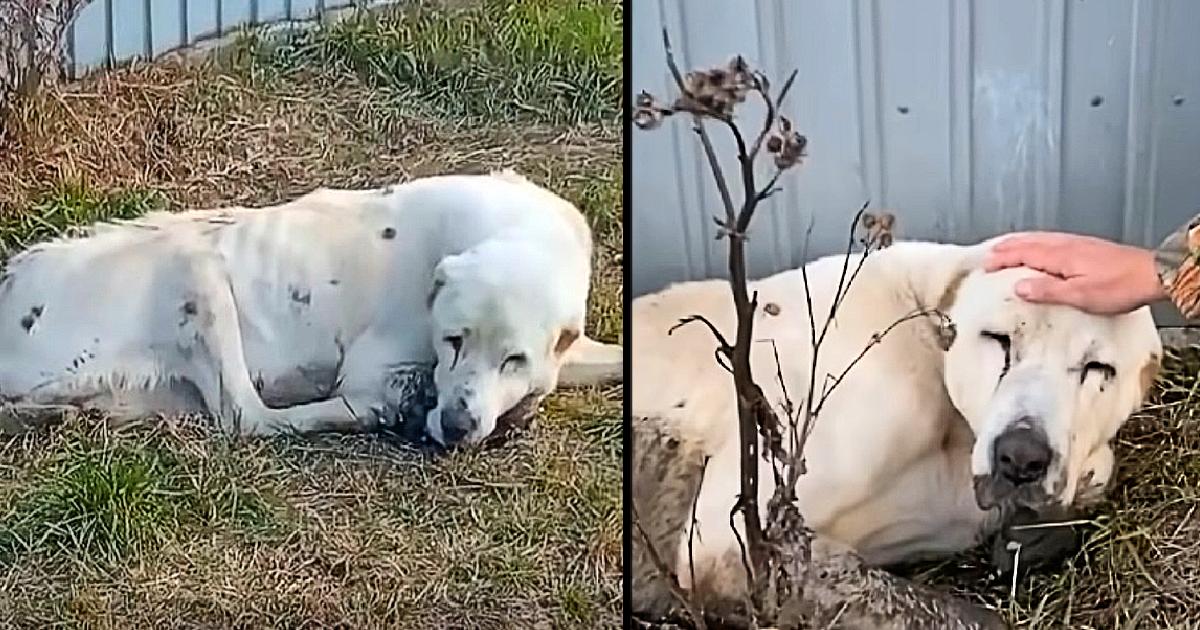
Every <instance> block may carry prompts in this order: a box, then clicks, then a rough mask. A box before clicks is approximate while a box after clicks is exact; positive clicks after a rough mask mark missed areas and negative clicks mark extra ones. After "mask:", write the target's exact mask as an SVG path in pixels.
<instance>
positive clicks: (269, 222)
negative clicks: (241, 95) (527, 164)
mask: <svg viewBox="0 0 1200 630" xmlns="http://www.w3.org/2000/svg"><path fill="white" fill-rule="evenodd" d="M591 254H592V240H591V233H590V231H589V229H588V226H587V224H586V223H585V221H584V219H583V217H582V215H581V214H580V212H579V211H578V210H577V209H576V208H575V207H574V206H573V205H571V204H570V203H568V202H567V201H565V200H563V199H562V198H561V197H559V196H557V195H555V194H553V193H551V192H549V191H547V190H545V189H543V188H541V187H539V186H536V185H534V184H533V183H531V182H529V181H527V180H526V179H524V178H523V177H521V176H519V175H517V174H515V173H513V172H511V171H505V172H503V173H493V174H490V175H481V176H466V175H457V176H443V177H431V178H427V179H420V180H416V181H413V182H409V183H406V184H402V185H397V186H392V187H389V188H385V189H377V190H332V189H319V190H317V191H315V192H312V193H309V194H307V195H305V196H303V197H300V198H299V199H296V200H294V201H291V202H288V203H284V204H282V205H278V206H273V207H266V208H257V209H248V208H228V209H218V210H199V211H191V212H183V213H178V214H171V213H156V214H151V215H148V216H146V217H144V218H142V219H139V220H136V221H128V222H122V223H118V224H102V225H98V226H94V227H93V228H92V229H91V230H90V232H89V234H88V235H87V236H86V237H83V238H74V239H66V240H59V241H56V242H52V243H46V244H42V245H38V246H36V247H33V248H32V249H29V250H28V251H25V252H22V253H20V254H18V255H16V256H14V257H13V258H12V259H11V261H10V262H9V264H8V268H7V270H6V273H5V274H4V276H3V278H2V279H0V322H4V323H3V325H0V396H3V397H4V400H5V401H6V402H7V405H6V412H7V414H8V415H9V416H10V417H17V418H21V417H25V416H28V415H29V414H31V413H36V412H37V411H38V410H39V409H45V408H47V407H49V408H50V409H53V408H55V407H56V406H60V405H70V406H81V407H96V408H100V409H102V410H104V411H106V412H108V413H109V414H111V415H112V416H114V417H116V418H117V419H121V418H128V417H141V416H145V415H148V414H154V413H179V412H186V411H207V412H209V413H211V414H212V415H214V416H215V417H217V418H219V419H220V421H221V423H222V425H223V426H226V427H227V428H230V429H236V430H240V431H241V432H244V433H249V434H267V433H272V432H275V431H279V430H285V429H286V430H296V431H301V432H307V431H321V430H358V429H369V428H372V427H374V426H376V425H377V423H378V422H379V421H380V420H383V421H384V422H389V421H392V420H395V418H388V417H381V414H382V415H383V416H386V415H387V414H386V413H383V412H382V411H381V410H384V409H396V408H398V405H400V404H401V403H403V401H397V400H395V397H396V396H397V394H396V392H395V390H396V388H397V377H398V375H399V376H400V377H404V376H405V375H406V374H411V375H420V374H421V373H422V371H424V373H425V374H428V372H429V370H431V369H434V368H433V366H434V364H435V363H436V370H435V372H434V374H433V381H434V384H435V385H436V390H437V393H436V399H437V402H436V408H434V409H432V410H428V409H426V410H425V411H427V412H428V415H427V418H425V419H424V423H423V424H424V425H425V426H424V428H425V430H426V431H427V432H428V435H429V436H430V437H432V438H433V439H434V440H436V441H438V442H441V443H443V444H448V443H477V442H479V441H481V440H483V439H485V438H487V437H488V436H489V435H491V434H493V432H494V431H495V430H496V429H497V427H498V425H499V426H501V427H503V426H504V425H505V424H506V423H516V422H520V421H526V420H527V419H528V417H529V416H531V415H532V414H533V412H534V411H535V409H536V406H537V402H538V401H539V400H540V399H541V398H542V397H544V396H545V395H546V394H548V393H549V392H550V391H551V390H553V389H554V388H555V386H556V384H557V383H559V382H560V380H561V381H562V382H563V383H564V384H586V383H595V382H601V381H607V380H613V379H618V378H620V374H621V348H620V347H619V346H609V345H605V344H600V343H597V342H594V341H591V340H590V339H588V338H587V337H586V336H584V335H583V326H584V314H585V311H586V302H587V298H588V287H589V273H590V270H591ZM560 370H562V372H561V374H560ZM400 380H403V378H401V379H400ZM401 385H404V383H401ZM401 389H402V391H401V392H400V394H398V395H400V396H405V395H416V394H419V392H420V391H423V390H422V389H421V388H420V387H417V388H413V387H409V388H407V389H404V388H401Z"/></svg>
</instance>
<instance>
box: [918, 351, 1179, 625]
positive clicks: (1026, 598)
mask: <svg viewBox="0 0 1200 630" xmlns="http://www.w3.org/2000/svg"><path fill="white" fill-rule="evenodd" d="M1198 394H1200V349H1194V348H1193V349H1190V350H1185V351H1181V352H1170V353H1168V357H1167V360H1166V362H1165V366H1164V373H1163V375H1162V377H1161V378H1160V381H1159V386H1158V390H1157V392H1156V393H1155V395H1154V398H1153V400H1152V403H1151V404H1150V405H1149V406H1148V407H1147V408H1146V409H1145V410H1144V411H1143V412H1142V413H1139V414H1138V415H1136V416H1135V417H1134V418H1132V419H1131V420H1130V422H1129V424H1127V425H1126V426H1125V427H1124V428H1123V429H1122V430H1121V433H1120V434H1119V437H1118V440H1117V462H1118V473H1117V479H1116V482H1115V486H1114V487H1113V489H1112V492H1111V494H1110V496H1109V500H1108V501H1107V502H1106V503H1105V504H1103V505H1102V506H1100V507H1099V508H1098V509H1097V510H1096V511H1095V513H1093V514H1092V515H1091V520H1090V522H1089V523H1088V524H1087V525H1086V526H1083V530H1084V531H1083V533H1084V541H1085V542H1084V546H1083V548H1082V549H1081V550H1080V552H1079V553H1078V554H1076V556H1075V557H1074V558H1073V559H1072V560H1071V561H1070V562H1068V563H1067V565H1066V566H1064V567H1061V568H1060V569H1058V570H1055V571H1046V572H1042V573H1039V574H1035V575H1031V576H1027V577H1023V578H1021V579H1020V580H1019V581H1018V582H1017V583H1016V585H1015V586H1016V588H1015V591H1014V589H1013V586H1014V585H1013V583H1012V581H1011V580H1001V579H998V578H996V577H995V576H993V575H991V574H990V573H989V572H988V569H987V563H986V561H985V558H984V557H982V556H975V555H972V556H970V557H966V558H962V559H961V560H958V561H954V562H946V563H941V564H938V565H934V566H929V567H924V568H923V570H922V571H921V572H920V573H919V574H918V575H919V577H921V578H922V579H923V580H925V581H929V582H932V583H935V584H940V585H943V586H946V587H948V588H951V589H953V590H955V591H957V592H959V593H961V594H963V595H965V596H967V597H971V598H974V599H976V600H978V601H980V602H982V603H984V604H986V605H988V606H991V607H993V608H996V609H998V610H1000V611H1002V612H1004V613H1005V614H1006V616H1007V617H1008V619H1009V620H1010V621H1011V622H1012V623H1013V624H1014V626H1015V627H1018V628H1093V629H1097V630H1100V629H1104V630H1107V629H1111V628H1120V629H1124V628H1181V629H1182V628H1200V514H1198V513H1197V507H1198V506H1200V490H1198V489H1200V414H1197V409H1198V408H1200V397H1198Z"/></svg>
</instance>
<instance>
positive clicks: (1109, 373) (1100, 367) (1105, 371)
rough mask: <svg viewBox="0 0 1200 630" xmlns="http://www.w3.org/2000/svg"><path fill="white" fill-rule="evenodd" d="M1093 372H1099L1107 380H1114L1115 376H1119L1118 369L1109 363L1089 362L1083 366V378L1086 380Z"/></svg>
mask: <svg viewBox="0 0 1200 630" xmlns="http://www.w3.org/2000/svg"><path fill="white" fill-rule="evenodd" d="M1092 370H1095V371H1097V372H1099V373H1100V374H1101V376H1103V377H1104V378H1106V379H1110V378H1113V377H1114V376H1116V375H1117V368H1115V367H1113V366H1111V365H1109V364H1107V363H1101V362H1099V361H1088V362H1087V363H1085V364H1084V366H1083V378H1084V379H1086V378H1087V375H1088V373H1090V372H1091V371H1092Z"/></svg>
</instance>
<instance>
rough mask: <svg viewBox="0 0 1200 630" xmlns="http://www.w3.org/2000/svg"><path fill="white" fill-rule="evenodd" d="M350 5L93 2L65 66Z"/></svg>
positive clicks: (316, 1)
mask: <svg viewBox="0 0 1200 630" xmlns="http://www.w3.org/2000/svg"><path fill="white" fill-rule="evenodd" d="M352 4H355V0H92V3H91V4H89V5H88V6H86V7H84V9H83V11H81V12H80V14H79V17H78V19H76V21H75V24H74V26H73V28H72V29H71V31H70V32H69V33H68V34H67V37H68V38H69V39H70V42H69V43H68V47H67V48H68V50H69V51H70V55H71V60H70V61H69V64H70V68H71V70H72V72H73V73H74V75H75V76H79V75H81V74H83V73H85V72H87V71H88V70H90V69H92V68H98V67H101V66H103V65H105V63H106V62H110V63H120V62H123V61H127V60H129V59H133V58H134V57H141V58H143V59H144V58H148V57H153V56H156V55H160V54H162V53H165V52H168V51H170V50H174V49H176V48H180V47H183V46H187V45H191V44H195V43H196V42H199V41H202V40H206V39H210V38H213V37H218V36H221V35H224V34H227V33H230V32H233V31H235V30H237V29H238V28H239V27H242V26H248V25H254V24H268V23H271V22H278V21H281V20H289V19H296V20H302V19H308V18H311V17H314V16H315V15H317V14H318V13H321V12H323V11H326V10H332V9H340V8H344V7H348V6H350V5H352ZM358 4H359V5H374V4H383V3H382V2H379V1H378V0H365V1H364V0H359V2H358Z"/></svg>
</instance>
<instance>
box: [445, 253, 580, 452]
mask: <svg viewBox="0 0 1200 630" xmlns="http://www.w3.org/2000/svg"><path fill="white" fill-rule="evenodd" d="M554 258H555V257H554V255H553V253H552V252H547V251H545V250H544V248H539V247H538V246H537V245H536V244H528V243H523V242H520V241H499V240H493V241H488V242H485V243H483V244H481V245H479V246H477V247H475V248H473V249H470V250H468V251H466V252H464V253H462V254H457V255H452V256H448V257H446V258H445V259H443V260H442V261H441V262H440V263H439V264H438V266H437V268H436V269H435V271H434V276H433V287H432V290H431V294H430V297H429V307H430V311H431V316H432V317H431V320H432V334H433V338H432V343H433V346H434V348H435V349H436V352H437V367H436V369H435V372H434V381H435V383H436V386H437V391H438V405H437V408H435V409H434V410H433V411H431V412H430V413H429V415H428V416H427V417H426V427H425V428H426V432H427V433H428V434H429V436H430V437H431V438H432V439H434V440H435V441H437V442H439V443H441V444H443V445H451V444H477V443H479V442H482V441H483V440H485V439H487V438H488V437H491V436H492V435H493V434H496V433H502V432H505V431H507V430H508V429H511V428H518V427H523V426H524V425H526V424H528V422H529V420H530V419H531V418H532V416H533V415H534V413H535V412H536V410H537V406H538V403H539V402H540V401H541V400H542V398H544V397H545V396H546V394H548V393H549V392H550V391H552V390H553V389H554V388H555V386H556V385H557V382H558V374H559V370H560V368H561V367H562V363H563V358H564V355H565V354H566V351H567V349H568V348H570V346H571V344H572V343H574V341H575V340H576V339H578V338H579V336H580V335H581V334H582V332H583V320H584V309H585V304H586V297H587V283H586V273H583V274H582V278H583V282H582V286H581V283H580V282H579V276H581V274H578V273H574V272H573V270H571V269H569V268H567V269H564V266H567V267H569V265H564V263H563V262H562V261H560V260H555V259H554Z"/></svg>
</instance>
